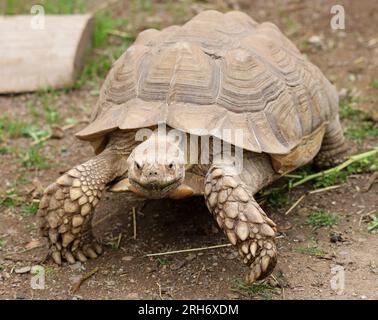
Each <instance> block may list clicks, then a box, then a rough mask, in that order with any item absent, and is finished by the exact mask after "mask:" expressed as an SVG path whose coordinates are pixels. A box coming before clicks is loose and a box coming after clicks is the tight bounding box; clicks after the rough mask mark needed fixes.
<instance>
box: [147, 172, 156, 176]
mask: <svg viewBox="0 0 378 320" xmlns="http://www.w3.org/2000/svg"><path fill="white" fill-rule="evenodd" d="M148 175H149V176H157V175H158V173H157V171H150V172H149V173H148Z"/></svg>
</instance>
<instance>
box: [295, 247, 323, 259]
mask: <svg viewBox="0 0 378 320" xmlns="http://www.w3.org/2000/svg"><path fill="white" fill-rule="evenodd" d="M297 251H298V252H299V253H302V254H305V255H308V256H312V257H324V256H325V254H326V252H325V251H323V249H321V248H318V247H317V246H312V247H304V248H298V249H297Z"/></svg>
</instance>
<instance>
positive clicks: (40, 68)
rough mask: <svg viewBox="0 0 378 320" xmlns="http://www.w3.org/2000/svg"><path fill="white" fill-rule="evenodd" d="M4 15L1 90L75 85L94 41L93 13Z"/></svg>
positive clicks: (0, 44)
mask: <svg viewBox="0 0 378 320" xmlns="http://www.w3.org/2000/svg"><path fill="white" fill-rule="evenodd" d="M32 18H33V16H31V15H30V16H9V17H7V16H5V17H0V93H18V92H27V91H35V90H40V89H46V88H49V87H52V88H62V87H66V86H70V85H72V84H73V82H74V80H75V77H76V75H77V72H78V71H79V70H80V69H81V68H82V66H83V58H84V56H85V53H86V51H87V49H88V48H89V47H90V44H91V34H92V30H93V19H92V16H91V15H59V16H58V15H50V16H45V26H44V29H42V30H41V29H33V28H32V27H31V19H32Z"/></svg>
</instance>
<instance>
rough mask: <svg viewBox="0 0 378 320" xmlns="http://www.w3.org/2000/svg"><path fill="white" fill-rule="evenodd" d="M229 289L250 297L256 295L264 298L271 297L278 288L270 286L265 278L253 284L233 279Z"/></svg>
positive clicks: (268, 298)
mask: <svg viewBox="0 0 378 320" xmlns="http://www.w3.org/2000/svg"><path fill="white" fill-rule="evenodd" d="M231 291H234V292H239V293H241V294H246V295H248V296H250V297H256V296H257V297H260V298H262V299H266V300H270V299H272V295H273V294H277V293H278V289H277V288H274V287H272V286H271V285H270V284H268V283H267V282H266V281H265V280H263V281H259V282H255V283H253V284H247V283H245V282H244V281H242V280H240V279H238V280H236V281H235V286H234V287H232V288H231Z"/></svg>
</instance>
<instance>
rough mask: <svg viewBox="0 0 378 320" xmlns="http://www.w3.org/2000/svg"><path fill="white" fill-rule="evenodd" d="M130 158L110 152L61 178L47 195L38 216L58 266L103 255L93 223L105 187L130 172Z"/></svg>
mask: <svg viewBox="0 0 378 320" xmlns="http://www.w3.org/2000/svg"><path fill="white" fill-rule="evenodd" d="M126 160H127V157H125V156H124V155H120V154H118V153H116V152H115V151H114V150H112V149H106V150H105V151H103V152H102V153H101V154H99V155H98V156H96V157H94V158H92V159H90V160H88V161H87V162H85V163H83V164H81V165H78V166H76V167H74V168H73V169H71V170H69V171H68V172H67V173H65V174H64V175H62V176H61V177H59V178H58V179H57V180H56V181H55V182H54V183H53V184H51V185H50V186H49V187H47V189H46V190H45V192H44V195H43V197H42V199H41V202H40V205H39V211H38V216H39V219H40V227H41V230H42V233H43V235H45V236H46V237H48V239H49V242H50V249H51V254H52V257H53V259H54V261H55V262H56V263H57V264H59V265H60V264H61V263H62V258H63V259H65V260H67V261H68V262H69V263H74V262H75V260H76V259H77V260H80V261H82V262H84V261H86V260H87V258H96V257H97V255H98V254H101V251H102V249H101V246H100V245H99V244H98V243H97V242H96V241H93V238H92V232H91V220H92V216H93V211H94V208H95V207H96V205H97V203H98V202H99V200H100V198H101V196H102V194H103V191H104V189H105V186H106V185H107V184H108V183H109V182H111V181H112V180H113V179H115V178H116V177H118V176H121V175H122V174H123V173H124V172H125V171H126V169H127V167H126Z"/></svg>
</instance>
